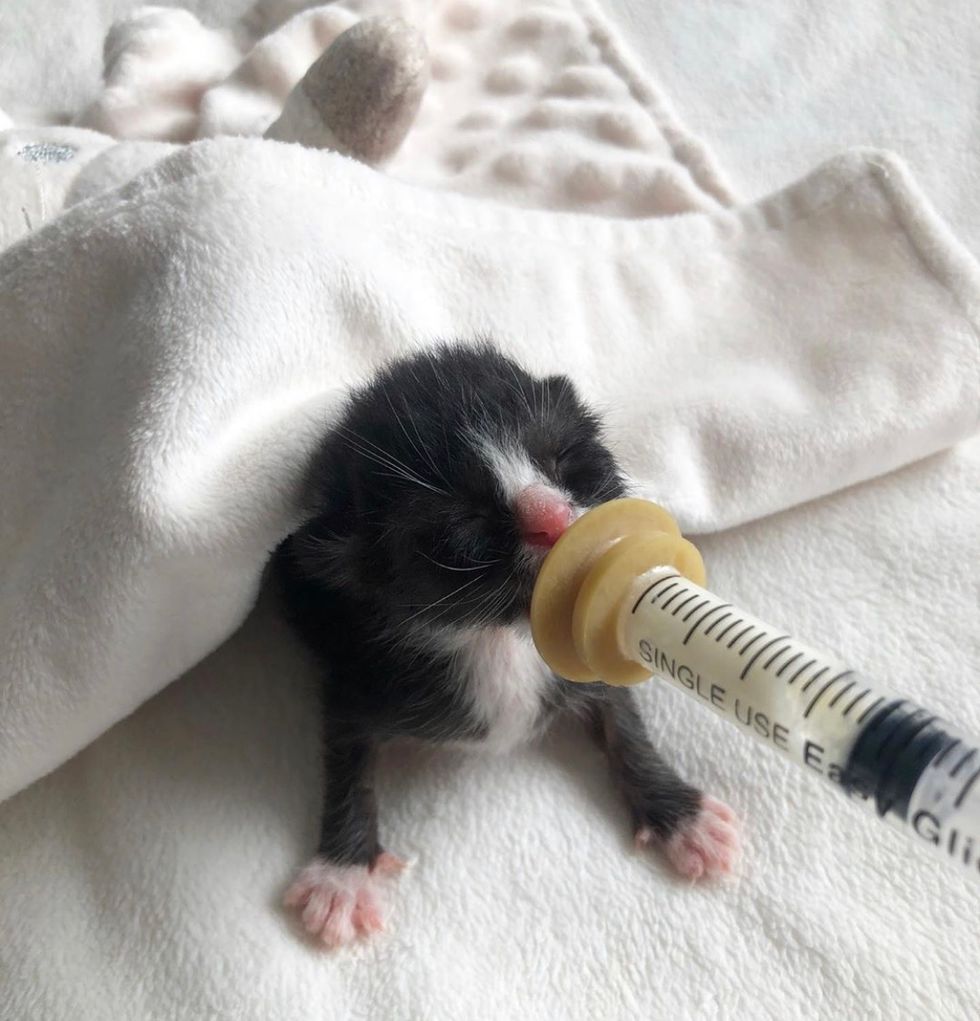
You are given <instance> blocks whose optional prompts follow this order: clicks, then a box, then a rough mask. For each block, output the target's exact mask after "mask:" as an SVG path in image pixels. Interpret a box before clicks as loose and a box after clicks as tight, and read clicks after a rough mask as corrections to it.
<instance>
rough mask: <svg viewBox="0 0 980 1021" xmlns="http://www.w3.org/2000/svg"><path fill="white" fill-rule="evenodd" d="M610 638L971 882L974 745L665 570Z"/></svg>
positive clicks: (977, 783)
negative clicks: (901, 829)
mask: <svg viewBox="0 0 980 1021" xmlns="http://www.w3.org/2000/svg"><path fill="white" fill-rule="evenodd" d="M616 627H617V638H618V644H619V648H620V650H621V652H622V654H623V655H624V656H625V657H626V658H628V659H630V660H632V661H633V662H635V663H637V664H640V665H642V666H644V667H646V668H647V669H648V670H649V671H651V672H652V673H654V674H656V675H657V676H659V677H662V678H664V679H665V680H667V681H668V682H669V683H671V684H672V685H673V686H674V687H676V688H677V689H679V690H680V691H682V692H683V693H684V694H686V695H689V696H691V697H692V698H695V699H697V700H699V701H700V702H701V703H702V704H703V705H706V706H708V707H709V708H711V709H713V710H714V711H715V712H717V713H719V714H721V715H722V716H724V717H726V718H727V719H728V720H729V721H730V722H732V723H734V724H735V725H736V726H737V727H739V728H741V729H742V730H743V731H745V732H747V733H749V734H752V735H753V736H754V737H756V738H758V739H759V740H761V741H763V742H765V743H766V744H768V745H769V746H770V747H771V748H773V749H774V750H775V751H777V752H779V753H780V754H782V755H784V756H785V757H787V758H789V759H790V760H791V761H793V762H795V763H796V765H798V766H800V767H802V768H803V769H805V770H807V771H808V772H809V773H811V774H813V775H816V776H819V777H821V778H823V779H824V780H825V781H828V782H829V783H831V784H833V785H834V786H836V787H837V788H838V789H840V790H842V791H843V792H844V793H847V794H849V795H850V796H852V797H853V798H855V799H858V800H862V801H865V802H866V803H867V804H868V805H870V806H872V807H873V808H874V810H875V811H876V813H877V814H878V815H879V816H881V817H883V818H885V819H887V820H888V821H891V822H895V823H899V824H900V825H904V826H905V827H906V828H907V829H909V830H910V831H911V832H912V833H913V834H915V836H916V837H917V838H918V839H920V840H921V841H923V842H925V843H926V844H929V845H931V846H933V847H934V848H936V849H937V850H939V851H940V852H942V853H944V854H945V855H946V856H948V857H949V858H951V859H952V860H953V861H955V862H956V863H958V864H959V865H961V866H965V867H966V868H968V869H969V870H971V871H972V873H973V875H975V876H976V877H977V878H980V742H978V741H976V740H975V739H972V738H969V737H967V736H966V735H964V734H961V733H959V732H958V731H956V730H955V729H954V728H952V727H950V726H948V725H947V724H945V723H944V722H943V721H942V720H940V719H939V718H938V717H936V716H935V715H933V714H932V713H930V712H928V711H927V710H926V709H924V708H922V707H920V706H918V705H916V704H914V703H912V702H910V701H908V700H905V699H902V698H898V697H895V696H893V695H891V694H889V693H888V692H886V691H885V690H884V689H883V688H881V687H879V686H877V685H875V684H873V683H871V682H869V681H867V680H866V679H865V678H863V677H861V676H860V675H859V674H857V673H855V672H854V671H852V670H850V669H848V668H847V666H845V665H844V664H843V663H841V662H839V661H838V660H836V659H835V658H834V657H832V656H828V655H826V654H825V653H822V652H820V651H818V650H816V649H813V648H811V647H809V646H807V645H804V644H803V643H802V642H798V641H797V640H796V639H794V638H793V637H792V636H791V635H789V634H787V633H786V632H784V631H781V630H779V629H778V628H774V627H772V626H770V625H768V624H766V623H764V622H763V621H761V620H759V619H758V618H756V617H753V616H751V615H750V614H747V613H744V612H743V611H742V610H740V609H738V608H737V607H735V606H732V605H731V604H730V603H727V602H725V601H723V600H722V599H719V598H718V597H717V596H715V595H713V594H712V593H710V592H708V591H706V590H705V589H703V588H701V587H700V586H698V585H696V584H694V582H692V581H690V580H688V579H687V578H685V577H683V576H682V575H680V574H679V573H678V572H677V571H676V570H675V569H673V568H657V569H655V570H652V571H649V572H646V573H644V574H642V575H641V576H639V577H637V578H636V580H635V582H634V583H633V586H632V589H631V590H630V592H629V593H628V596H627V598H626V599H624V600H623V602H622V604H621V607H620V610H619V614H618V619H617V621H616Z"/></svg>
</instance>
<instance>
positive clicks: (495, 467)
mask: <svg viewBox="0 0 980 1021" xmlns="http://www.w3.org/2000/svg"><path fill="white" fill-rule="evenodd" d="M312 481H313V486H314V491H315V494H316V500H317V503H318V506H319V507H320V508H321V512H320V513H319V514H318V516H317V517H316V518H314V519H313V520H312V521H310V522H309V523H308V524H307V525H306V526H305V527H304V528H303V529H302V530H301V532H300V533H299V535H297V537H296V541H295V542H294V544H293V548H294V551H295V556H296V558H297V560H298V566H299V567H300V568H301V569H302V570H303V572H304V573H305V574H307V575H308V576H309V577H311V578H317V579H320V580H322V581H323V582H325V583H326V584H328V585H331V586H333V587H347V588H348V589H349V590H350V591H351V593H352V594H353V595H356V596H358V597H359V598H362V599H364V600H366V601H367V602H369V603H370V604H371V605H372V606H373V607H376V608H377V609H379V610H381V611H382V612H383V614H384V616H385V618H386V619H387V620H388V621H389V622H390V623H392V624H395V625H406V626H407V625H410V626H412V627H413V628H418V629H421V630H423V631H426V630H428V631H431V630H433V629H436V630H441V629H444V628H446V627H449V628H453V627H470V626H482V625H487V626H493V625H501V624H508V623H512V622H514V621H516V620H518V619H520V618H521V617H525V616H526V615H527V612H528V608H529V605H530V599H531V590H532V588H533V585H534V579H535V577H536V575H537V570H538V566H539V565H540V562H541V559H542V557H543V555H544V553H546V552H547V550H548V549H549V548H550V547H551V546H552V545H553V544H554V542H555V541H556V540H557V539H558V537H559V536H560V535H561V533H562V532H563V531H564V529H565V528H566V527H567V525H568V524H570V523H571V521H573V520H574V518H575V517H576V516H577V514H578V513H580V512H581V510H582V509H584V508H587V507H590V506H593V505H595V504H598V503H602V502H603V501H605V500H609V499H612V498H614V497H617V496H621V495H622V494H623V491H624V487H623V481H622V477H621V475H620V471H619V468H618V466H617V464H616V462H615V460H614V459H613V456H612V454H611V453H610V452H609V451H608V450H607V449H606V447H605V446H604V445H603V443H602V440H601V436H600V427H599V420H598V419H597V417H596V416H595V415H594V414H593V413H592V412H591V411H590V410H589V409H588V408H587V407H586V406H585V405H584V404H583V403H582V401H581V400H580V398H579V397H578V395H577V393H576V392H575V388H574V387H573V385H572V383H571V381H570V380H568V379H567V378H566V377H564V376H548V377H547V378H544V379H540V378H534V377H532V376H530V375H528V373H527V372H525V371H524V370H523V369H522V368H521V367H520V366H519V365H518V364H517V363H516V362H513V361H512V360H511V359H509V358H507V357H505V356H504V355H502V354H501V353H500V352H499V351H497V350H496V349H494V348H493V347H491V346H489V345H480V346H464V345H450V346H444V347H441V348H437V349H435V350H433V351H431V352H427V353H424V354H419V355H415V356H412V357H408V358H404V359H401V360H399V361H396V362H394V363H393V364H391V365H390V366H389V367H388V368H386V369H385V370H383V371H382V372H381V373H380V374H379V375H378V376H377V377H376V378H375V379H374V381H373V382H372V383H370V384H369V385H368V386H366V387H365V388H364V389H362V390H360V391H358V392H356V393H355V394H354V395H353V396H352V397H351V399H350V402H349V405H348V407H347V409H346V411H345V413H344V414H343V415H342V417H341V419H340V421H339V424H338V425H337V426H336V427H335V428H334V429H333V430H332V431H331V433H330V435H329V436H328V437H327V438H326V440H325V442H324V444H323V447H322V448H321V450H320V453H319V455H318V457H317V458H316V460H315V463H314V468H313V477H312Z"/></svg>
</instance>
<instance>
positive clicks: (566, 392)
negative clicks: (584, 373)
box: [544, 373, 579, 402]
mask: <svg viewBox="0 0 980 1021" xmlns="http://www.w3.org/2000/svg"><path fill="white" fill-rule="evenodd" d="M544 385H545V389H546V390H547V391H548V393H549V394H550V395H551V397H552V398H554V399H555V400H557V399H559V398H562V397H566V398H569V399H571V400H574V401H576V402H577V401H578V399H579V397H578V391H577V390H576V389H575V384H574V383H573V382H572V380H571V378H570V377H569V376H566V375H564V373H558V374H556V375H554V376H546V377H545V379H544Z"/></svg>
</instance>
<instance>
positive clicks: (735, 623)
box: [715, 617, 745, 642]
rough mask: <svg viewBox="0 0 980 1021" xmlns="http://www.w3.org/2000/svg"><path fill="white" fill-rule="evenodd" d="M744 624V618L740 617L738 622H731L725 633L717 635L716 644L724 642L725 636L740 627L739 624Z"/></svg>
mask: <svg viewBox="0 0 980 1021" xmlns="http://www.w3.org/2000/svg"><path fill="white" fill-rule="evenodd" d="M744 623H745V620H744V618H743V617H739V618H738V620H733V621H732V622H731V624H729V625H728V627H726V628H725V630H724V631H722V632H721V633H720V634H717V635H715V641H716V642H720V641H721V640H722V638H724V637H725V635H727V634H728V632H729V631H731V629H732V628H733V627H738V626H739V624H744Z"/></svg>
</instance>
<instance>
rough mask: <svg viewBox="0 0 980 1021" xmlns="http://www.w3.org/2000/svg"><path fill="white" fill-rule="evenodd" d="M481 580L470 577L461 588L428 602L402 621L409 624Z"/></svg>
mask: <svg viewBox="0 0 980 1021" xmlns="http://www.w3.org/2000/svg"><path fill="white" fill-rule="evenodd" d="M479 580H480V579H479V578H470V580H469V581H466V582H463V584H462V585H460V586H459V588H455V589H453V591H452V592H449V593H448V594H447V595H444V596H443V597H442V598H441V599H436V600H434V601H433V602H431V603H426V604H425V605H424V606H423V607H422V609H421V610H419V611H418V612H417V613H413V614H412V615H411V617H407V618H406V619H405V620H403V621H402V623H403V624H408V623H409V622H410V621H413V620H415V618H416V617H420V616H421V615H422V614H423V613H425V612H426V610H431V609H433V608H435V607H436V606H439V604H440V603H444V602H445V601H446V600H447V599H452V598H453V596H455V595H458V594H459V593H460V592H462V591H463V590H464V589H468V588H469V587H470V585H475V584H476V583H477V582H478V581H479ZM446 609H450V607H446ZM440 616H441V614H440Z"/></svg>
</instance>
